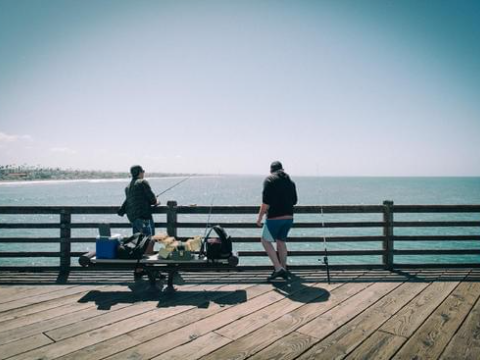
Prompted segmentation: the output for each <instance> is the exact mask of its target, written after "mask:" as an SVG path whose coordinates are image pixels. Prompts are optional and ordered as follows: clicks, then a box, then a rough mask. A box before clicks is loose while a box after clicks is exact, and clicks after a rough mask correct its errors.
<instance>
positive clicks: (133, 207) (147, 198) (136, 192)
mask: <svg viewBox="0 0 480 360" xmlns="http://www.w3.org/2000/svg"><path fill="white" fill-rule="evenodd" d="M125 195H126V197H127V198H126V200H125V202H124V203H123V205H122V208H123V209H124V211H125V213H126V214H127V217H128V220H129V221H130V222H131V223H133V222H134V221H135V220H137V219H144V220H148V219H150V218H151V217H152V209H151V207H152V205H155V203H156V197H155V194H154V193H153V191H152V189H151V188H150V184H149V183H148V181H147V180H145V179H135V178H134V179H132V181H131V182H130V184H129V185H128V186H127V187H126V188H125Z"/></svg>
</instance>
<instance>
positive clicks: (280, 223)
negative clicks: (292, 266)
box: [257, 161, 298, 280]
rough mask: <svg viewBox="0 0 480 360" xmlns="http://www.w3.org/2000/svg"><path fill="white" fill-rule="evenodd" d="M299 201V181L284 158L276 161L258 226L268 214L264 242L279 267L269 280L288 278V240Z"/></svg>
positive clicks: (264, 193) (273, 164)
mask: <svg viewBox="0 0 480 360" xmlns="http://www.w3.org/2000/svg"><path fill="white" fill-rule="evenodd" d="M297 201H298V198H297V190H296V187H295V183H294V182H293V181H292V180H291V179H290V176H288V174H287V173H286V172H285V171H284V170H283V166H282V163H281V162H280V161H274V162H272V164H271V165H270V176H268V177H267V178H266V179H265V181H264V183H263V193H262V205H261V206H260V211H259V213H258V218H257V226H259V227H261V226H262V220H263V216H264V215H265V214H266V215H267V219H266V221H265V225H264V227H263V233H262V245H263V247H264V248H265V251H266V252H267V254H268V257H269V258H270V260H271V261H272V263H273V266H274V268H275V270H274V271H273V273H272V275H270V276H269V277H268V280H274V279H276V278H278V277H281V278H283V279H285V280H286V279H287V278H288V272H287V245H286V240H287V235H288V232H289V230H290V228H291V227H292V224H293V206H294V205H295V204H296V203H297ZM274 242H276V243H277V251H275V248H274V247H273V243H274Z"/></svg>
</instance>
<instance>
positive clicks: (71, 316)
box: [0, 296, 131, 343]
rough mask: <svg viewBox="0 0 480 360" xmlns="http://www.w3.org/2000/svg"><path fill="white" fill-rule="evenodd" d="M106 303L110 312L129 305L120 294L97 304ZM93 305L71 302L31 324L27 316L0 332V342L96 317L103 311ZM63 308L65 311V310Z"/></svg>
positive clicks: (30, 335)
mask: <svg viewBox="0 0 480 360" xmlns="http://www.w3.org/2000/svg"><path fill="white" fill-rule="evenodd" d="M116 300H120V301H119V302H118V303H116ZM107 304H108V307H109V308H110V309H111V312H115V311H117V310H120V309H124V308H126V307H128V306H131V304H129V303H122V302H121V297H120V296H117V297H114V296H112V298H111V299H108V300H105V301H103V302H101V303H99V304H98V306H99V307H100V308H101V307H102V306H105V305H107ZM94 306H95V304H94V303H90V304H88V303H87V304H73V305H70V306H67V307H66V308H65V309H62V308H59V309H58V310H59V311H58V313H57V314H55V313H53V314H51V315H52V316H53V318H50V319H48V318H46V319H44V320H43V321H37V322H33V323H31V324H29V323H28V320H29V319H28V317H27V319H26V320H27V322H24V321H22V322H21V323H22V324H23V326H21V327H15V328H13V329H10V330H5V331H2V332H0V343H9V342H12V341H17V340H20V339H28V338H30V337H32V336H35V335H36V334H39V333H45V334H46V335H48V332H49V331H52V332H53V331H55V330H54V329H62V328H65V327H67V328H68V326H75V325H77V324H81V323H82V322H84V321H86V320H87V319H92V318H95V317H98V316H100V315H102V313H104V311H102V310H99V309H97V308H94V309H92V308H93V307H94ZM54 310H56V309H54ZM65 310H66V311H67V312H65ZM69 310H70V311H69ZM41 315H42V314H41ZM55 315H57V316H55ZM15 321H16V320H14V322H15ZM50 338H51V337H50ZM53 340H55V339H53ZM25 341H29V340H25Z"/></svg>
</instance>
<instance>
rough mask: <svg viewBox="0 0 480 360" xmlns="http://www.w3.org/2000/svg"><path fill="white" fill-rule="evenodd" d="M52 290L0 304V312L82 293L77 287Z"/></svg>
mask: <svg viewBox="0 0 480 360" xmlns="http://www.w3.org/2000/svg"><path fill="white" fill-rule="evenodd" d="M52 290H53V289H52ZM52 290H51V291H49V292H48V290H47V292H44V290H43V289H42V290H41V292H40V294H33V293H32V294H31V295H29V296H28V297H25V298H21V299H19V300H15V301H10V302H8V303H4V304H0V312H4V311H10V310H14V309H18V308H23V307H25V306H30V305H32V304H38V303H41V302H44V301H49V300H52V299H58V298H60V297H63V296H67V295H71V294H77V293H80V292H82V288H81V287H79V286H65V287H64V288H63V290H53V291H52Z"/></svg>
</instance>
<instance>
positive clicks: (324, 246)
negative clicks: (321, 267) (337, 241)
mask: <svg viewBox="0 0 480 360" xmlns="http://www.w3.org/2000/svg"><path fill="white" fill-rule="evenodd" d="M320 216H321V217H322V231H323V249H324V256H323V263H324V264H325V266H326V268H327V281H328V283H329V284H330V268H329V267H328V250H327V238H326V237H325V231H324V229H325V221H324V219H323V206H322V207H321V208H320ZM318 261H321V260H320V259H319V260H318Z"/></svg>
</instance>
